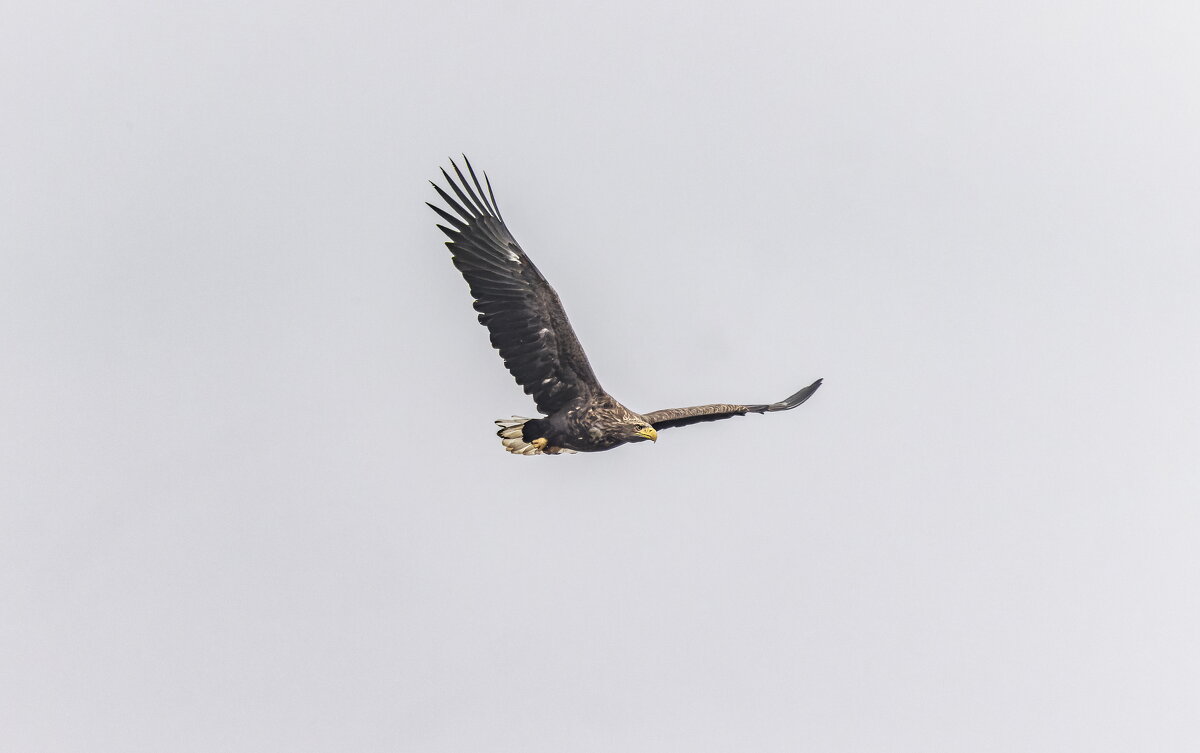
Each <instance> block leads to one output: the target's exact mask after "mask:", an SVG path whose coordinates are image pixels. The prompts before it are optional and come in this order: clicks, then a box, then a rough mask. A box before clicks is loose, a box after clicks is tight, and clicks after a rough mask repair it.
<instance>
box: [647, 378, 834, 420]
mask: <svg viewBox="0 0 1200 753" xmlns="http://www.w3.org/2000/svg"><path fill="white" fill-rule="evenodd" d="M820 386H821V380H820V379H818V380H817V381H815V382H813V383H812V384H810V385H808V386H807V387H805V388H804V389H802V390H800V391H799V392H797V393H796V394H794V395H792V396H791V397H787V398H784V399H783V400H780V401H779V402H777V403H771V404H770V405H727V404H724V403H722V404H719V405H698V406H696V407H695V408H667V409H666V410H656V411H653V412H651V413H646V414H643V415H644V416H645V418H646V420H647V421H649V422H650V425H651V426H653V427H654V428H655V430H660V431H661V430H662V429H673V428H675V427H676V426H687V425H688V424H698V423H701V422H702V421H720V420H721V419H722V418H733V417H734V416H744V415H746V414H747V413H775V412H776V411H781V410H791V409H792V408H795V407H796V406H798V405H800V404H801V403H803V402H804V401H805V400H807V399H809V398H810V397H812V396H813V393H814V392H816V391H817V388H818V387H820Z"/></svg>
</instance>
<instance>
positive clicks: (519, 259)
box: [429, 156, 603, 413]
mask: <svg viewBox="0 0 1200 753" xmlns="http://www.w3.org/2000/svg"><path fill="white" fill-rule="evenodd" d="M463 161H464V162H465V163H466V166H467V172H468V173H469V174H470V176H471V182H468V181H467V179H466V178H465V177H464V176H463V173H462V171H461V170H459V169H458V165H456V164H455V163H454V161H453V160H451V162H450V164H451V166H453V168H454V173H455V175H457V176H458V182H455V180H454V178H452V177H450V174H449V173H447V172H446V171H445V170H442V175H443V176H445V178H446V181H447V182H448V183H449V184H450V188H451V190H453V191H454V195H455V196H457V197H458V201H455V200H454V199H453V198H451V197H450V195H449V194H447V193H446V192H445V191H444V190H442V188H441V187H440V186H438V185H437V184H436V183H433V187H434V189H435V190H436V191H437V192H438V195H439V196H441V197H442V200H443V201H445V202H446V204H447V205H449V207H450V209H452V210H454V212H455V214H451V213H450V212H447V211H446V210H444V209H442V208H441V207H437V206H434V205H433V204H429V207H430V208H431V209H433V211H435V212H437V213H438V215H440V216H441V218H442V219H443V220H445V221H446V222H447V223H449V225H450V227H446V226H445V225H438V227H439V228H441V230H442V232H444V233H445V234H446V235H447V236H448V237H449V238H450V240H449V242H447V243H446V246H447V247H448V248H449V249H450V253H451V254H453V257H454V266H456V267H458V271H460V272H462V276H463V277H464V278H466V280H467V284H468V285H469V286H470V288H471V294H472V295H473V296H475V310H476V311H478V312H479V322H480V323H481V324H483V325H484V326H485V327H487V328H488V331H489V332H490V333H491V336H492V337H491V339H492V346H493V347H495V348H496V349H497V350H499V351H500V357H501V358H503V359H504V365H505V366H506V367H507V368H508V370H509V372H510V373H511V374H512V375H513V377H514V378H515V379H516V380H517V383H518V384H520V385H521V386H522V387H524V388H525V392H526V394H529V395H532V396H533V399H534V401H535V402H536V403H537V407H538V410H540V411H541V412H543V413H554V412H555V411H557V410H558V409H559V408H561V407H562V406H563V405H564V404H565V403H567V402H568V401H570V400H572V399H574V398H575V397H578V396H580V395H583V394H596V393H602V392H603V390H602V389H601V387H600V384H599V382H597V380H596V375H595V374H594V373H593V372H592V367H591V365H590V364H589V363H588V360H587V356H586V355H585V354H584V352H583V347H582V346H581V345H580V344H579V340H578V339H577V338H576V337H575V332H574V330H572V329H571V323H570V322H569V321H567V314H566V312H565V311H564V310H563V307H562V303H561V302H560V301H559V300H558V294H557V293H555V292H554V289H553V288H551V287H550V284H549V283H548V282H546V278H545V277H543V276H542V273H541V272H539V271H538V269H537V267H535V266H534V265H533V262H532V261H530V260H529V257H528V256H526V255H525V252H524V251H522V250H521V247H520V246H519V245H517V242H516V240H514V239H513V237H512V233H510V232H509V231H508V228H507V227H506V226H505V225H504V219H503V218H502V217H501V216H500V212H499V210H498V209H497V205H496V197H495V195H494V194H493V193H492V184H491V181H489V180H488V179H487V174H486V173H485V174H484V176H483V177H484V182H485V183H486V184H487V192H486V194H485V193H484V190H483V186H481V185H480V183H479V179H478V178H477V177H475V171H474V169H472V167H471V163H470V161H468V160H467V159H466V157H465V156H464V157H463ZM472 183H473V184H474V188H472ZM455 215H457V216H455Z"/></svg>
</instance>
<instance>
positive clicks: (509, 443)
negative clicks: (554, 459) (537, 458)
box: [496, 416, 575, 455]
mask: <svg viewBox="0 0 1200 753" xmlns="http://www.w3.org/2000/svg"><path fill="white" fill-rule="evenodd" d="M532 420H533V419H532V418H525V417H524V416H513V417H512V418H500V419H497V420H496V425H497V426H499V427H500V430H499V431H497V432H496V436H498V437H500V443H501V444H503V445H504V449H506V450H508V451H509V452H511V453H512V454H514V455H558V454H561V453H570V454H572V455H573V454H575V451H574V450H568V449H566V448H565V447H547V448H545V449H544V450H543V448H541V447H538V446H537V445H534V444H531V443H529V442H526V441H525V436H524V434H525V422H526V421H532ZM543 441H544V440H543Z"/></svg>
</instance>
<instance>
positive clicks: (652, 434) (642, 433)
mask: <svg viewBox="0 0 1200 753" xmlns="http://www.w3.org/2000/svg"><path fill="white" fill-rule="evenodd" d="M637 435H638V436H639V437H645V438H646V439H649V440H650V441H651V442H657V441H658V432H657V431H655V430H654V427H653V426H647V427H646V428H645V429H638V431H637Z"/></svg>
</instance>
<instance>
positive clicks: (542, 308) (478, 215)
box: [429, 158, 821, 455]
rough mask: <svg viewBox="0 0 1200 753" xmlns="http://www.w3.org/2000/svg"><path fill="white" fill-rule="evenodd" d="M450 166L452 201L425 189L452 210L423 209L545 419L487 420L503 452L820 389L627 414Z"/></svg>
mask: <svg viewBox="0 0 1200 753" xmlns="http://www.w3.org/2000/svg"><path fill="white" fill-rule="evenodd" d="M464 159H465V158H464ZM451 165H452V166H453V167H454V172H455V175H456V176H457V177H458V181H457V182H456V181H455V180H454V178H452V177H450V174H449V173H447V172H446V171H445V170H442V175H443V176H445V178H446V180H447V181H448V182H449V184H450V188H451V190H453V191H454V194H455V196H457V197H458V201H455V200H454V198H451V196H450V195H449V194H447V193H446V192H445V191H444V190H442V188H440V187H439V186H438V185H437V184H436V183H435V184H433V187H434V189H435V190H436V191H437V192H438V195H439V196H441V197H442V199H443V200H444V201H445V202H446V203H447V204H448V205H449V206H450V208H451V209H452V210H453V211H454V212H455V213H456V214H451V213H449V212H447V211H445V210H444V209H442V208H440V207H437V206H434V205H433V204H430V205H429V206H430V207H431V208H432V209H433V210H434V211H435V212H437V213H438V215H440V216H441V217H442V219H444V220H445V221H446V222H448V223H449V224H450V227H446V226H444V225H438V227H439V228H441V229H442V231H443V232H444V233H446V235H447V236H449V238H450V241H449V242H448V243H447V244H446V246H447V247H449V249H450V252H451V254H452V255H453V260H454V266H456V267H457V268H458V270H459V271H460V272H462V275H463V277H464V278H465V279H466V281H467V284H468V285H469V286H470V288H471V293H472V295H473V296H474V297H475V310H476V311H478V312H479V321H480V323H482V324H483V325H484V326H486V327H487V328H488V331H489V332H490V333H491V340H492V345H493V346H494V347H495V348H496V349H497V350H499V351H500V356H501V358H503V359H504V365H505V366H506V367H508V370H509V372H510V373H511V374H512V375H513V377H514V378H515V379H516V380H517V383H518V384H520V385H521V386H522V387H524V388H525V392H526V393H528V394H529V395H532V396H533V399H534V401H535V402H536V404H537V408H538V410H539V411H541V412H542V413H544V414H546V415H545V416H543V417H541V418H528V419H527V418H520V417H513V418H512V419H503V420H499V421H497V422H496V423H497V424H498V425H499V426H500V430H499V431H498V432H497V434H498V435H499V436H500V439H501V441H502V442H503V443H504V446H505V448H506V449H508V451H509V452H512V453H515V454H519V455H542V454H547V455H555V454H559V453H562V452H599V451H601V450H610V449H612V448H614V447H618V446H620V445H622V444H626V443H628V442H641V441H645V440H647V439H649V440H651V441H654V440H657V438H658V431H659V430H661V429H666V428H671V427H675V426H686V425H688V424H692V423H699V422H702V421H716V420H719V419H722V418H730V417H732V416H743V415H745V414H747V413H766V412H775V411H784V410H790V409H792V408H795V407H796V406H798V405H800V404H801V403H803V402H804V401H805V400H807V399H808V398H809V397H811V396H812V394H813V393H814V392H816V391H817V388H818V387H820V386H821V380H820V379H818V380H817V381H815V382H813V383H812V384H810V385H809V386H807V387H805V388H804V389H802V390H800V391H799V392H797V393H796V394H794V395H792V396H791V397H788V398H787V399H785V400H781V401H780V402H777V403H771V404H769V405H765V404H764V405H731V404H724V403H722V404H718V405H702V406H698V407H694V408H672V409H667V410H659V411H653V412H651V413H646V414H640V413H636V412H634V411H631V410H629V409H628V408H626V407H625V406H624V405H621V404H620V403H619V402H617V401H616V400H615V399H614V398H613V397H612V396H611V395H609V394H608V393H607V392H605V391H604V389H603V388H602V387H601V386H600V383H599V381H598V380H597V379H596V375H595V373H593V371H592V366H591V364H590V363H588V359H587V355H586V354H584V352H583V347H582V346H581V345H580V344H579V340H578V338H576V337H575V332H574V330H573V329H572V328H571V323H570V322H569V321H568V320H567V314H566V311H564V310H563V307H562V302H561V301H559V299H558V294H557V293H555V292H554V289H553V288H551V287H550V284H549V283H548V282H546V278H545V277H543V276H542V273H541V272H539V271H538V269H537V267H535V266H534V264H533V262H532V261H531V260H530V259H529V257H528V256H526V255H525V252H524V251H522V250H521V247H520V246H519V245H517V242H516V240H515V239H513V237H512V234H511V233H510V232H509V231H508V228H507V227H506V226H505V224H504V220H503V218H502V217H501V216H500V212H499V210H498V208H497V206H496V197H495V195H494V194H493V193H492V186H491V182H490V181H487V177H486V176H484V179H485V182H486V184H487V191H486V193H485V192H484V190H483V186H482V185H481V184H480V182H479V179H478V178H477V177H476V176H475V171H474V170H473V169H472V168H471V163H470V162H467V163H466V166H467V171H468V173H469V174H470V176H471V181H470V182H468V181H467V179H466V177H465V176H464V175H463V173H462V171H461V170H459V168H458V165H455V164H454V163H453V162H452V163H451ZM472 184H473V185H472ZM456 215H457V216H456Z"/></svg>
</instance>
